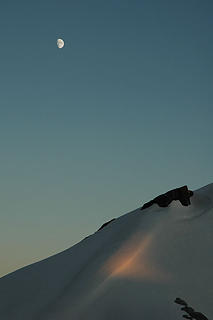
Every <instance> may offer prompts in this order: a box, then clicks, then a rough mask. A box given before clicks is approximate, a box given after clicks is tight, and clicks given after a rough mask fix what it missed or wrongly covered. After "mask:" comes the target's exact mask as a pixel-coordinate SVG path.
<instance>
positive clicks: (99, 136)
mask: <svg viewBox="0 0 213 320" xmlns="http://www.w3.org/2000/svg"><path fill="white" fill-rule="evenodd" d="M0 38H1V50H0V92H1V94H0V147H1V149H0V152H1V157H0V159H1V162H0V163H1V166H0V171H1V175H0V176H1V182H0V189H1V190H0V191H1V202H0V215H1V224H0V250H1V251H0V252H1V264H0V275H4V274H6V273H8V272H10V271H13V270H15V269H17V268H19V267H22V266H24V265H26V264H29V263H32V262H34V261H37V260H39V259H43V258H45V257H47V256H49V255H52V254H54V253H57V252H59V251H61V250H63V249H65V248H68V247H70V246H71V245H73V244H74V243H76V242H78V241H80V240H81V239H82V238H83V237H85V236H86V235H88V234H90V233H93V232H94V231H95V230H96V229H97V228H98V227H99V226H100V225H101V224H102V223H103V222H105V221H107V220H109V219H111V218H113V217H116V216H119V215H121V214H124V213H126V212H128V211H131V210H133V209H135V208H137V207H139V206H140V205H142V203H143V202H144V201H147V200H150V199H151V198H152V197H154V196H157V195H158V194H160V193H163V192H166V191H168V190H169V189H172V188H175V187H179V186H181V185H184V184H187V185H188V186H189V187H190V188H191V189H192V190H193V189H197V188H200V187H202V186H204V185H206V184H208V183H210V182H213V180H212V161H213V148H212V136H213V135H212V131H213V129H212V121H213V109H212V101H213V88H212V87H213V1H212V0H199V1H198V0H178V1H173V0H161V1H159V0H153V1H150V0H144V1H142V0H140V1H139V0H137V1H136V0H131V1H130V0H128V1H127V0H107V1H105V0H104V1H103V0H90V1H89V0H87V1H86V0H82V1H80V0H79V1H71V0H70V1H65V0H60V1H59V0H57V1H56V0H51V1H50V0H46V1H44V0H42V1H40V0H37V1H29V0H25V1H24V0H20V1H16V0H11V1H2V2H1V5H0ZM57 38H62V39H64V40H65V47H64V48H63V49H58V48H57V46H56V40H57Z"/></svg>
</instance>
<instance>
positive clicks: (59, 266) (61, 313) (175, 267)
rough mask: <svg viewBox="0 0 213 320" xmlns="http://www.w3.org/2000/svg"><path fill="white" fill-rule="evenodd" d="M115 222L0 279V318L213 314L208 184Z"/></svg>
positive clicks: (86, 319) (212, 189)
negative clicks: (187, 198) (185, 200)
mask: <svg viewBox="0 0 213 320" xmlns="http://www.w3.org/2000/svg"><path fill="white" fill-rule="evenodd" d="M191 203H192V204H191V206H189V207H183V206H182V205H181V204H180V203H179V202H177V201H173V202H172V204H171V205H170V206H169V207H168V208H160V207H158V206H157V205H153V206H152V207H150V208H148V209H146V210H144V211H141V210H139V209H137V210H135V211H132V212H130V213H128V214H126V215H123V216H121V217H120V218H118V219H116V220H115V221H113V222H112V223H111V224H109V225H107V226H106V227H105V228H104V229H102V230H100V231H98V232H96V233H94V234H93V235H91V236H89V237H87V238H86V239H84V240H82V241H81V242H80V243H78V244H77V245H75V246H73V247H71V248H70V249H68V250H66V251H64V252H61V253H59V254H57V255H55V256H52V257H50V258H48V259H45V260H42V261H40V262H38V263H35V264H32V265H30V266H27V267H24V268H22V269H20V270H17V271H15V272H13V273H11V274H9V275H7V276H5V277H3V278H1V279H0V319H2V320H68V319H69V320H71V319H72V320H90V319H91V320H96V319H97V320H105V319H123V320H126V319H134V320H137V319H140V320H141V319H147V320H148V319H149V320H155V319H156V320H159V319H173V320H178V319H181V318H182V314H183V312H182V311H180V306H178V305H177V304H175V303H174V302H173V301H174V299H175V298H176V297H180V298H182V299H184V300H186V301H187V303H188V304H189V305H191V306H192V307H194V308H195V309H196V311H200V312H203V313H204V314H205V315H206V316H207V317H208V318H209V319H213V304H212V298H213V275H212V273H213V255H212V245H213V231H212V230H213V184H210V185H208V186H206V187H204V188H201V189H199V190H196V191H195V192H194V196H193V197H192V198H191Z"/></svg>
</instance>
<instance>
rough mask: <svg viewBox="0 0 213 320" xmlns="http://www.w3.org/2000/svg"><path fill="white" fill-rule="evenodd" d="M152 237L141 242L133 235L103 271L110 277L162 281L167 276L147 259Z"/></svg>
mask: <svg viewBox="0 0 213 320" xmlns="http://www.w3.org/2000/svg"><path fill="white" fill-rule="evenodd" d="M152 241H153V236H152V235H148V236H146V237H144V239H142V240H141V237H140V235H139V234H138V235H134V236H133V237H132V239H130V240H129V241H128V242H127V243H125V244H124V245H123V247H121V248H120V249H119V250H118V251H117V252H116V253H115V254H114V255H113V256H112V257H110V259H109V260H108V261H107V262H106V265H105V266H104V268H103V270H104V272H105V273H106V274H107V275H108V276H110V277H126V278H136V279H152V280H155V281H162V280H163V279H164V280H165V279H168V275H167V276H166V274H164V273H163V271H160V270H158V269H157V268H156V266H155V265H154V262H152V261H151V260H150V258H149V250H151V245H152Z"/></svg>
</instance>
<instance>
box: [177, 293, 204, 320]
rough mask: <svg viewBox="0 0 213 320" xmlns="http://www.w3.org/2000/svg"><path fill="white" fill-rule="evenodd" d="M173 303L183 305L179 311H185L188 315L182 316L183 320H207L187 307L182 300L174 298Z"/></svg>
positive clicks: (201, 314)
mask: <svg viewBox="0 0 213 320" xmlns="http://www.w3.org/2000/svg"><path fill="white" fill-rule="evenodd" d="M174 302H175V303H177V304H180V305H184V307H182V308H181V310H183V311H185V312H186V313H188V314H184V315H183V318H185V319H191V320H208V318H206V316H204V314H203V313H201V312H197V311H195V310H194V309H193V308H191V307H189V306H188V304H187V303H186V302H185V301H184V300H182V299H180V298H176V299H175V301H174Z"/></svg>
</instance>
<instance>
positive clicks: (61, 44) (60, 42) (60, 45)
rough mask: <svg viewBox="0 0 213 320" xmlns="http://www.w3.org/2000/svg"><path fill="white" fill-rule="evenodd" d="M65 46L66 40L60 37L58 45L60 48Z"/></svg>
mask: <svg viewBox="0 0 213 320" xmlns="http://www.w3.org/2000/svg"><path fill="white" fill-rule="evenodd" d="M63 46H64V40H62V39H58V40H57V47H58V48H59V49H62V48H63Z"/></svg>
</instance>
